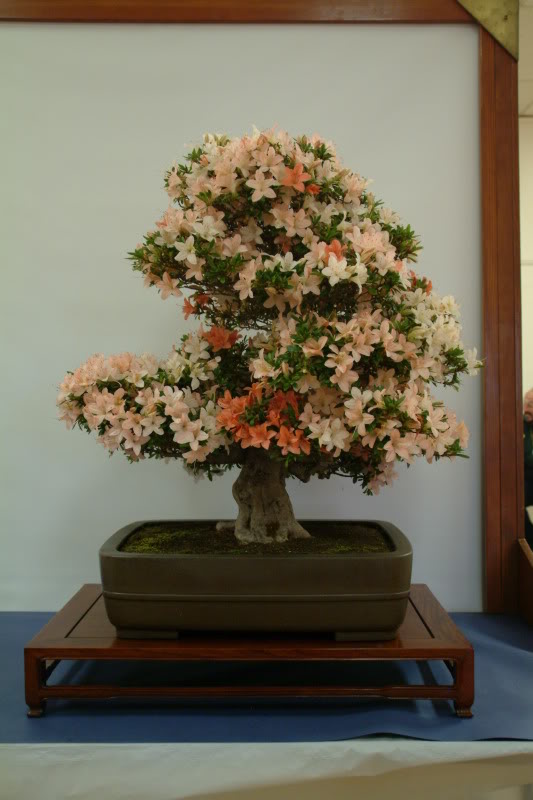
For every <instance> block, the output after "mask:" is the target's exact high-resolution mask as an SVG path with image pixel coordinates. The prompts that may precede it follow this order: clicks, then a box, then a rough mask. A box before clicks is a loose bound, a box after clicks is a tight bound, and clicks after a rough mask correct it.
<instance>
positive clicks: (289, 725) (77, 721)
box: [0, 612, 533, 743]
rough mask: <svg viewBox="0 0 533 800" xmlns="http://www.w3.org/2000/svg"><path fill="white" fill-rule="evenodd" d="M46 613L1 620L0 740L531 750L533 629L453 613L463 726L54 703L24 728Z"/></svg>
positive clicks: (193, 677) (418, 711)
mask: <svg viewBox="0 0 533 800" xmlns="http://www.w3.org/2000/svg"><path fill="white" fill-rule="evenodd" d="M51 616H52V615H51V614H47V613H37V612H3V613H0V641H1V642H2V645H3V646H2V651H3V657H2V667H3V670H2V678H1V680H0V742H2V743H10V742H12V743H17V742H32V743H39V742H42V743H46V742H56V743H58V742H115V743H117V742H124V743H127V742H289V741H290V742H309V741H339V740H346V739H354V738H358V737H369V736H383V735H389V736H390V735H392V736H395V735H397V736H406V737H412V738H418V739H429V740H435V741H475V740H487V739H524V740H533V629H531V628H528V627H527V626H526V625H525V624H524V623H523V622H521V621H520V620H518V619H516V618H514V617H511V616H504V615H486V614H473V613H457V614H453V615H452V616H453V618H454V620H455V622H456V624H457V625H458V626H459V627H460V628H461V630H462V631H463V633H464V634H465V635H466V636H467V638H468V639H469V640H470V641H471V642H472V644H473V646H474V650H475V658H476V699H475V703H474V706H473V711H474V718H473V719H470V720H468V719H467V720H464V719H458V718H457V717H455V715H454V713H453V707H452V704H451V703H449V702H447V701H430V700H401V701H388V700H380V699H367V698H364V699H354V700H348V701H347V700H344V699H342V700H335V701H331V700H329V699H328V700H322V699H319V700H299V701H290V702H288V701H286V700H281V701H280V700H268V701H267V700H228V701H225V700H222V701H220V700H211V701H209V702H207V701H187V702H183V701H179V702H177V701H173V700H169V701H160V700H157V701H152V700H150V701H145V700H142V701H134V700H111V701H101V702H100V701H98V702H95V701H72V700H68V701H63V700H61V701H59V700H57V701H49V702H48V710H47V713H46V715H45V716H44V717H42V718H39V719H28V718H27V717H26V706H25V703H24V671H23V648H24V645H25V643H26V642H27V641H28V640H29V639H31V637H32V636H33V635H34V634H35V633H37V631H38V630H39V629H40V628H41V627H42V626H43V625H44V624H45V623H46V622H47V621H48V619H49V618H50V617H51ZM376 670H377V671H379V672H380V675H379V678H380V679H382V680H384V681H387V682H393V681H394V682H397V681H400V680H405V679H407V680H411V681H416V682H420V681H421V680H425V681H429V682H431V681H432V680H435V678H438V680H439V681H443V680H446V679H449V675H448V674H447V671H446V669H445V667H444V666H441V665H436V666H432V667H431V668H429V667H428V666H427V665H426V664H420V665H419V664H416V663H401V662H394V663H391V664H383V665H381V664H380V665H376V664H367V665H364V664H352V665H351V664H327V663H326V664H324V663H321V664H304V665H298V664H292V665H291V664H289V665H280V666H278V665H275V664H242V663H239V664H205V663H204V664H168V663H167V664H155V665H149V664H146V663H144V662H133V663H129V664H124V663H122V664H120V663H118V662H110V663H103V662H87V663H82V662H75V663H74V662H72V663H68V662H66V663H64V664H62V665H61V666H60V667H58V669H57V670H56V672H55V673H54V674H53V676H52V682H54V681H57V680H59V679H61V678H63V679H64V678H65V676H67V677H68V679H69V680H71V681H74V682H84V683H86V682H91V681H106V679H108V680H113V681H115V682H117V681H118V680H120V681H124V682H128V681H131V682H134V681H138V680H139V678H140V676H141V677H142V679H143V680H145V681H146V682H147V683H167V684H168V683H169V682H176V683H183V682H185V681H187V682H197V683H202V682H203V683H205V682H208V681H214V682H216V681H218V682H223V683H225V684H228V683H232V682H234V683H243V682H256V683H261V682H263V683H270V682H274V681H278V682H286V683H291V682H294V683H299V684H302V683H304V682H306V683H313V682H315V681H316V682H319V681H320V682H324V683H328V684H332V683H346V682H351V681H357V682H361V683H370V682H375V680H376V677H377V675H376Z"/></svg>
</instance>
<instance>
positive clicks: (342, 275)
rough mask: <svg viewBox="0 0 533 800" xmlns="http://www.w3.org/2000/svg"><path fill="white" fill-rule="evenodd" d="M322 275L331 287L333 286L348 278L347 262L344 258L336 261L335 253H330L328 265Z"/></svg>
mask: <svg viewBox="0 0 533 800" xmlns="http://www.w3.org/2000/svg"><path fill="white" fill-rule="evenodd" d="M322 274H323V275H325V276H326V277H327V279H328V280H329V282H330V284H331V285H332V286H335V284H336V283H338V282H339V281H344V280H346V279H347V278H349V277H350V271H349V268H348V262H347V261H346V259H345V258H341V259H338V258H337V256H336V255H335V253H330V254H329V258H328V264H327V266H326V267H324V268H323V270H322Z"/></svg>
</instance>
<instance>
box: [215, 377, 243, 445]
mask: <svg viewBox="0 0 533 800" xmlns="http://www.w3.org/2000/svg"><path fill="white" fill-rule="evenodd" d="M217 404H218V405H219V406H220V408H222V409H224V410H223V411H221V412H220V413H219V414H217V425H218V427H219V428H226V429H227V430H229V431H233V434H234V436H235V431H236V430H237V429H239V428H241V427H244V426H242V425H241V419H240V418H241V416H242V414H243V412H244V409H245V408H246V397H232V396H231V394H230V392H229V390H228V389H226V391H225V392H224V395H223V396H222V397H219V398H218V400H217ZM246 427H247V426H246Z"/></svg>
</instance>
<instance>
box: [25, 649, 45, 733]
mask: <svg viewBox="0 0 533 800" xmlns="http://www.w3.org/2000/svg"><path fill="white" fill-rule="evenodd" d="M43 671H44V664H43V661H42V659H40V658H38V657H36V656H34V655H33V654H32V653H29V652H25V653H24V684H25V690H26V705H27V706H28V717H42V716H43V714H44V712H45V708H46V701H45V700H44V699H43V698H42V697H41V692H40V690H41V688H42V686H43Z"/></svg>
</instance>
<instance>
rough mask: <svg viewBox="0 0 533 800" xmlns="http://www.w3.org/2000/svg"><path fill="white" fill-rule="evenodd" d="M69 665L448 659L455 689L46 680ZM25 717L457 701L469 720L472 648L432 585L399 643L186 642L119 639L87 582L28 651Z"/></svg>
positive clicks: (202, 638)
mask: <svg viewBox="0 0 533 800" xmlns="http://www.w3.org/2000/svg"><path fill="white" fill-rule="evenodd" d="M63 659H68V660H69V661H97V660H107V661H110V660H113V661H119V660H122V661H139V660H146V661H176V662H179V661H216V662H223V661H226V662H231V661H258V662H259V661H263V662H264V661H271V662H275V661H277V662H280V661H285V662H295V661H301V662H306V661H307V662H309V661H328V662H334V661H335V662H340V661H343V662H346V661H352V662H353V661H361V660H362V661H402V660H409V661H422V662H424V661H443V662H444V663H445V664H446V666H447V667H448V668H449V670H450V672H451V674H452V676H453V685H435V684H434V683H432V684H431V685H427V686H426V685H424V684H422V685H408V684H406V685H398V686H357V685H356V686H255V685H254V686H142V685H134V686H130V685H128V686H124V685H122V686H121V685H105V684H100V685H96V684H88V685H80V684H59V685H52V686H49V685H48V684H47V680H48V678H49V676H50V675H51V673H52V672H53V670H54V669H55V667H56V666H57V665H58V664H59V662H60V661H61V660H63ZM24 670H25V685H26V703H27V705H28V709H29V710H28V716H30V717H40V716H42V714H43V713H44V711H45V706H46V700H47V699H52V698H85V699H98V700H99V699H103V698H111V697H183V698H193V697H203V698H207V697H229V698H231V697H286V698H296V697H363V696H364V697H384V698H387V699H390V700H394V699H405V698H427V699H431V700H435V699H449V700H453V703H454V707H455V712H456V714H457V716H459V717H471V716H472V711H471V706H472V703H473V702H474V651H473V649H472V645H471V644H470V643H469V642H468V641H467V639H465V637H464V636H463V635H462V633H461V632H460V631H459V629H458V628H457V627H456V625H455V624H454V623H453V621H452V620H451V618H450V617H449V615H448V614H447V613H446V611H445V610H444V609H443V608H442V606H441V605H440V604H439V603H438V602H437V600H436V599H435V597H434V596H433V595H432V593H431V592H430V590H429V589H428V587H427V586H425V585H423V584H418V585H413V586H412V587H411V593H410V601H409V605H408V609H407V615H406V618H405V621H404V623H403V624H402V626H401V628H400V630H399V632H398V636H397V638H396V639H394V640H392V641H387V642H336V641H334V639H333V637H332V636H331V637H329V636H327V635H320V636H316V635H315V636H306V637H305V638H304V637H303V636H302V635H301V634H295V635H294V637H292V636H291V637H285V638H281V637H276V636H268V637H267V636H252V635H247V634H242V635H239V636H237V635H235V634H228V635H221V634H218V635H216V636H209V635H207V634H184V635H183V637H182V638H180V639H175V640H168V639H117V638H116V631H115V628H114V627H113V626H112V625H111V623H110V622H109V620H108V618H107V614H106V611H105V606H104V601H103V597H102V590H101V587H100V585H99V584H86V585H85V586H83V587H82V588H81V589H80V590H79V592H77V593H76V594H75V595H74V597H73V598H72V599H71V600H70V601H69V602H68V603H67V605H66V606H65V607H64V608H62V609H61V611H59V612H58V613H57V614H56V615H55V616H54V617H53V618H52V619H51V620H50V622H49V623H48V624H47V625H45V627H44V628H43V629H42V630H41V631H40V632H39V633H38V634H37V635H36V636H35V637H34V638H33V639H32V640H31V641H30V642H29V643H28V645H27V646H26V647H25V648H24Z"/></svg>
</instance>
